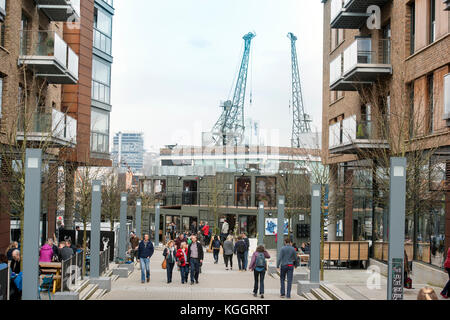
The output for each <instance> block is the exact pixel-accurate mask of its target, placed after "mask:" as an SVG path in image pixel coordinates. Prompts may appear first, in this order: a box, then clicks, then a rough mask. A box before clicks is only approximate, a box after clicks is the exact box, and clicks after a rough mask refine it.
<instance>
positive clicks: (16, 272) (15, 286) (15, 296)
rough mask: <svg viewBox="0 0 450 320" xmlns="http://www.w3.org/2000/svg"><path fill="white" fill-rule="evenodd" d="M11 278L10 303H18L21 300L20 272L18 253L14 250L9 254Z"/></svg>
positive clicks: (17, 250)
mask: <svg viewBox="0 0 450 320" xmlns="http://www.w3.org/2000/svg"><path fill="white" fill-rule="evenodd" d="M11 257H12V260H11V264H10V266H9V267H10V271H11V278H10V282H9V288H10V293H9V297H10V300H12V301H18V300H21V299H22V276H23V274H22V272H21V271H20V251H19V249H14V250H13V252H12V253H11Z"/></svg>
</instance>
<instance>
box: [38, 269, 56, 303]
mask: <svg viewBox="0 0 450 320" xmlns="http://www.w3.org/2000/svg"><path fill="white" fill-rule="evenodd" d="M41 279H42V283H41V285H40V286H39V296H38V297H39V300H40V299H41V292H45V291H47V292H48V298H49V300H52V296H51V290H52V288H53V274H51V275H48V276H46V275H44V276H42V278H41Z"/></svg>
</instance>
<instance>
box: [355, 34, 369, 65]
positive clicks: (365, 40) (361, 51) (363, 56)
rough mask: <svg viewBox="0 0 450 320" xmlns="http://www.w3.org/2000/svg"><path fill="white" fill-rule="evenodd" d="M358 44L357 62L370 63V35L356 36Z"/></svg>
mask: <svg viewBox="0 0 450 320" xmlns="http://www.w3.org/2000/svg"><path fill="white" fill-rule="evenodd" d="M356 40H357V44H358V63H363V64H370V63H372V39H371V38H370V37H356Z"/></svg>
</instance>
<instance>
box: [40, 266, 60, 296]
mask: <svg viewBox="0 0 450 320" xmlns="http://www.w3.org/2000/svg"><path fill="white" fill-rule="evenodd" d="M61 269H62V263H61V262H39V270H40V271H41V276H40V279H42V278H44V277H45V276H46V275H49V274H53V294H54V293H55V292H56V288H57V287H59V286H60V285H61Z"/></svg>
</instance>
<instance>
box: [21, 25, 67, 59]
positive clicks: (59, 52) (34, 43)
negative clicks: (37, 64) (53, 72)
mask: <svg viewBox="0 0 450 320" xmlns="http://www.w3.org/2000/svg"><path fill="white" fill-rule="evenodd" d="M21 40H22V41H21V43H20V44H21V46H20V55H21V56H42V57H45V56H47V57H49V56H51V57H54V58H55V59H56V60H57V61H58V62H59V63H60V64H61V65H62V66H64V67H66V66H67V43H66V42H64V40H63V39H62V38H61V37H60V36H59V35H58V34H57V33H56V32H55V31H28V30H22V31H21Z"/></svg>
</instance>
